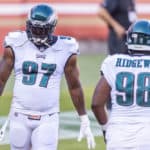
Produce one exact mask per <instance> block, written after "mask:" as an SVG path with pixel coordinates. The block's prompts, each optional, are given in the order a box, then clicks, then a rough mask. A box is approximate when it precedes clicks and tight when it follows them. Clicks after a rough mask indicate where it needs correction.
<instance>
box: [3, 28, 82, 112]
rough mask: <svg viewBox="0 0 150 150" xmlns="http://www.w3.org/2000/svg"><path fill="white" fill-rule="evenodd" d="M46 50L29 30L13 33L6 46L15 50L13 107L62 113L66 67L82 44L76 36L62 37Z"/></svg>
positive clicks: (6, 39)
mask: <svg viewBox="0 0 150 150" xmlns="http://www.w3.org/2000/svg"><path fill="white" fill-rule="evenodd" d="M57 38H58V39H57V41H56V42H55V43H54V44H53V45H52V46H50V47H49V48H47V49H45V50H42V49H41V50H39V49H38V48H37V47H36V46H35V45H34V44H33V43H32V42H31V41H29V40H28V38H27V34H26V32H24V31H22V32H20V31H18V32H12V33H9V34H8V35H7V36H6V38H5V46H11V47H12V49H13V52H14V57H15V62H14V74H15V84H14V90H13V102H12V107H13V108H15V109H16V110H17V111H19V112H22V113H27V114H30V113H31V114H33V113H34V114H47V113H54V112H59V96H60V82H61V79H62V75H63V73H64V67H65V64H66V62H67V60H68V58H69V57H70V56H71V55H72V54H78V53H79V52H78V43H77V41H76V40H75V39H74V38H72V37H65V36H58V37H57Z"/></svg>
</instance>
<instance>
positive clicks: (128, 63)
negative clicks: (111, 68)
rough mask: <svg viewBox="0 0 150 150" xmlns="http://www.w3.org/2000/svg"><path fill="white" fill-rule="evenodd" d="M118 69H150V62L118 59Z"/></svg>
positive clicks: (146, 60)
mask: <svg viewBox="0 0 150 150" xmlns="http://www.w3.org/2000/svg"><path fill="white" fill-rule="evenodd" d="M116 67H128V68H129V67H132V68H150V60H148V59H125V58H117V61H116Z"/></svg>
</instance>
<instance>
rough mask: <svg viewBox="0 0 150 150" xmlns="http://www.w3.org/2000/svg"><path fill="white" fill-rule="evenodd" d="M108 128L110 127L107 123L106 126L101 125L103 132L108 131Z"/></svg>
mask: <svg viewBox="0 0 150 150" xmlns="http://www.w3.org/2000/svg"><path fill="white" fill-rule="evenodd" d="M107 126H108V122H107V123H105V124H103V125H101V127H102V130H103V131H106V130H107Z"/></svg>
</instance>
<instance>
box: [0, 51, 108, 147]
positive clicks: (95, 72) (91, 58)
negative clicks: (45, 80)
mask: <svg viewBox="0 0 150 150" xmlns="http://www.w3.org/2000/svg"><path fill="white" fill-rule="evenodd" d="M105 56H106V55H103V54H101V53H100V54H93V55H80V56H79V58H78V65H79V68H80V79H81V82H82V86H83V90H84V93H85V99H86V106H87V109H90V105H91V97H92V94H93V90H94V88H95V85H96V83H97V81H98V79H99V71H100V64H101V62H102V60H103V59H104V58H105ZM12 88H13V76H11V77H10V79H9V80H8V82H7V85H6V88H5V91H4V94H3V96H1V97H0V116H5V115H7V113H8V112H9V108H10V103H11V97H12ZM60 108H61V111H62V112H66V111H72V110H74V107H73V104H72V102H71V99H70V96H69V94H68V89H67V86H66V82H65V80H64V79H63V80H62V86H61V98H60ZM95 139H96V144H97V146H96V149H95V150H99V149H101V150H104V149H105V145H104V142H103V138H102V137H95ZM86 149H87V145H86V140H85V139H84V140H83V141H82V142H77V140H76V139H69V140H60V141H59V145H58V150H86ZM0 150H10V148H9V145H2V146H0Z"/></svg>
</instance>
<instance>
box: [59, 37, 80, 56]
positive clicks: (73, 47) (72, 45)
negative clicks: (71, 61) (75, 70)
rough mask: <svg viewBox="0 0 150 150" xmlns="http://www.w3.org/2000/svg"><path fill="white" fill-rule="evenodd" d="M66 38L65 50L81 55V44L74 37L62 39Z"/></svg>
mask: <svg viewBox="0 0 150 150" xmlns="http://www.w3.org/2000/svg"><path fill="white" fill-rule="evenodd" d="M61 38H64V45H65V49H66V50H67V51H68V52H69V53H71V54H79V53H80V52H79V43H78V42H77V40H76V39H75V38H73V37H61Z"/></svg>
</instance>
